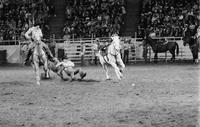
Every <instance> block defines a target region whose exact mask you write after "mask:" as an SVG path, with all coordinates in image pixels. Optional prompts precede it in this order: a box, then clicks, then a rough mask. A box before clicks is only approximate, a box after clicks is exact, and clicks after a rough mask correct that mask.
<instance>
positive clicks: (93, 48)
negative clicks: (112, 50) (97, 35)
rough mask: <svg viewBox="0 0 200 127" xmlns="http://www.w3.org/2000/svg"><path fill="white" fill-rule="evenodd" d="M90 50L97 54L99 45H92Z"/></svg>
mask: <svg viewBox="0 0 200 127" xmlns="http://www.w3.org/2000/svg"><path fill="white" fill-rule="evenodd" d="M91 47H92V50H93V51H95V52H97V51H98V50H99V45H98V44H97V43H94V44H92V46H91Z"/></svg>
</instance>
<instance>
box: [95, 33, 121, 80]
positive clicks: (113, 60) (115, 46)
mask: <svg viewBox="0 0 200 127" xmlns="http://www.w3.org/2000/svg"><path fill="white" fill-rule="evenodd" d="M111 38H112V40H113V41H112V43H111V44H110V45H108V46H106V47H104V48H106V53H104V54H103V52H102V48H101V46H100V44H94V45H93V50H94V51H95V53H96V56H97V57H98V58H99V60H100V63H101V65H102V67H103V69H104V70H105V72H106V79H107V80H109V79H110V76H109V74H108V68H107V64H110V65H111V66H112V67H113V68H114V69H115V73H116V75H117V78H118V79H119V80H121V79H122V77H123V75H122V71H123V70H124V68H125V65H124V63H123V61H122V59H121V55H120V48H121V46H120V39H119V36H118V35H113V36H112V37H111ZM117 64H119V65H120V66H121V68H120V69H119V67H118V66H117Z"/></svg>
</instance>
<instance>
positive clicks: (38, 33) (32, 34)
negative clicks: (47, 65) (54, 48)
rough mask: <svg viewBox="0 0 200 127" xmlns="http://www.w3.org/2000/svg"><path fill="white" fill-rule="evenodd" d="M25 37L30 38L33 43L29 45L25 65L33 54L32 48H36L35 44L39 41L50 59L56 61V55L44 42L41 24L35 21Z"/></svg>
mask: <svg viewBox="0 0 200 127" xmlns="http://www.w3.org/2000/svg"><path fill="white" fill-rule="evenodd" d="M25 37H26V39H28V40H32V41H31V43H30V44H29V45H28V53H27V56H26V59H25V62H24V64H25V65H27V63H28V60H29V58H30V56H31V55H32V52H33V51H32V50H33V49H34V47H35V44H36V43H37V42H40V43H41V45H42V47H43V49H44V50H45V52H46V54H47V56H48V58H49V60H51V61H52V62H54V57H53V55H52V53H51V51H50V50H49V48H48V46H47V45H46V44H45V43H44V42H42V37H43V34H42V30H41V29H40V24H37V23H35V24H34V26H33V27H31V28H29V29H28V31H27V32H26V33H25Z"/></svg>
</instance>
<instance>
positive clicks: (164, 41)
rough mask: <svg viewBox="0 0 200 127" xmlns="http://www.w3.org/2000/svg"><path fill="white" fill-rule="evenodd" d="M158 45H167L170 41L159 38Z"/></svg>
mask: <svg viewBox="0 0 200 127" xmlns="http://www.w3.org/2000/svg"><path fill="white" fill-rule="evenodd" d="M156 42H157V45H166V44H167V43H168V41H166V40H157V41H156Z"/></svg>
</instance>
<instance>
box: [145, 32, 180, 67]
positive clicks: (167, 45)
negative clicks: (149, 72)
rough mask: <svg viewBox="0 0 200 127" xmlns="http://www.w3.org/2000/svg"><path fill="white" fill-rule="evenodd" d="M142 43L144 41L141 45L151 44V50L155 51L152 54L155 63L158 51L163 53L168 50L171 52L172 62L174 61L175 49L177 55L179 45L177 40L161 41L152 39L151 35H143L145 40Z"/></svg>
mask: <svg viewBox="0 0 200 127" xmlns="http://www.w3.org/2000/svg"><path fill="white" fill-rule="evenodd" d="M143 43H144V44H143V45H146V44H149V45H150V46H151V48H152V50H153V52H154V53H155V55H154V62H155V63H157V59H158V53H163V52H166V51H169V52H170V53H171V54H172V58H171V61H172V62H174V61H175V50H176V53H177V55H178V54H179V46H178V44H177V42H174V41H172V42H169V41H165V42H162V41H159V40H155V39H152V37H150V36H149V35H147V36H146V37H145V40H144V42H143Z"/></svg>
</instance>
